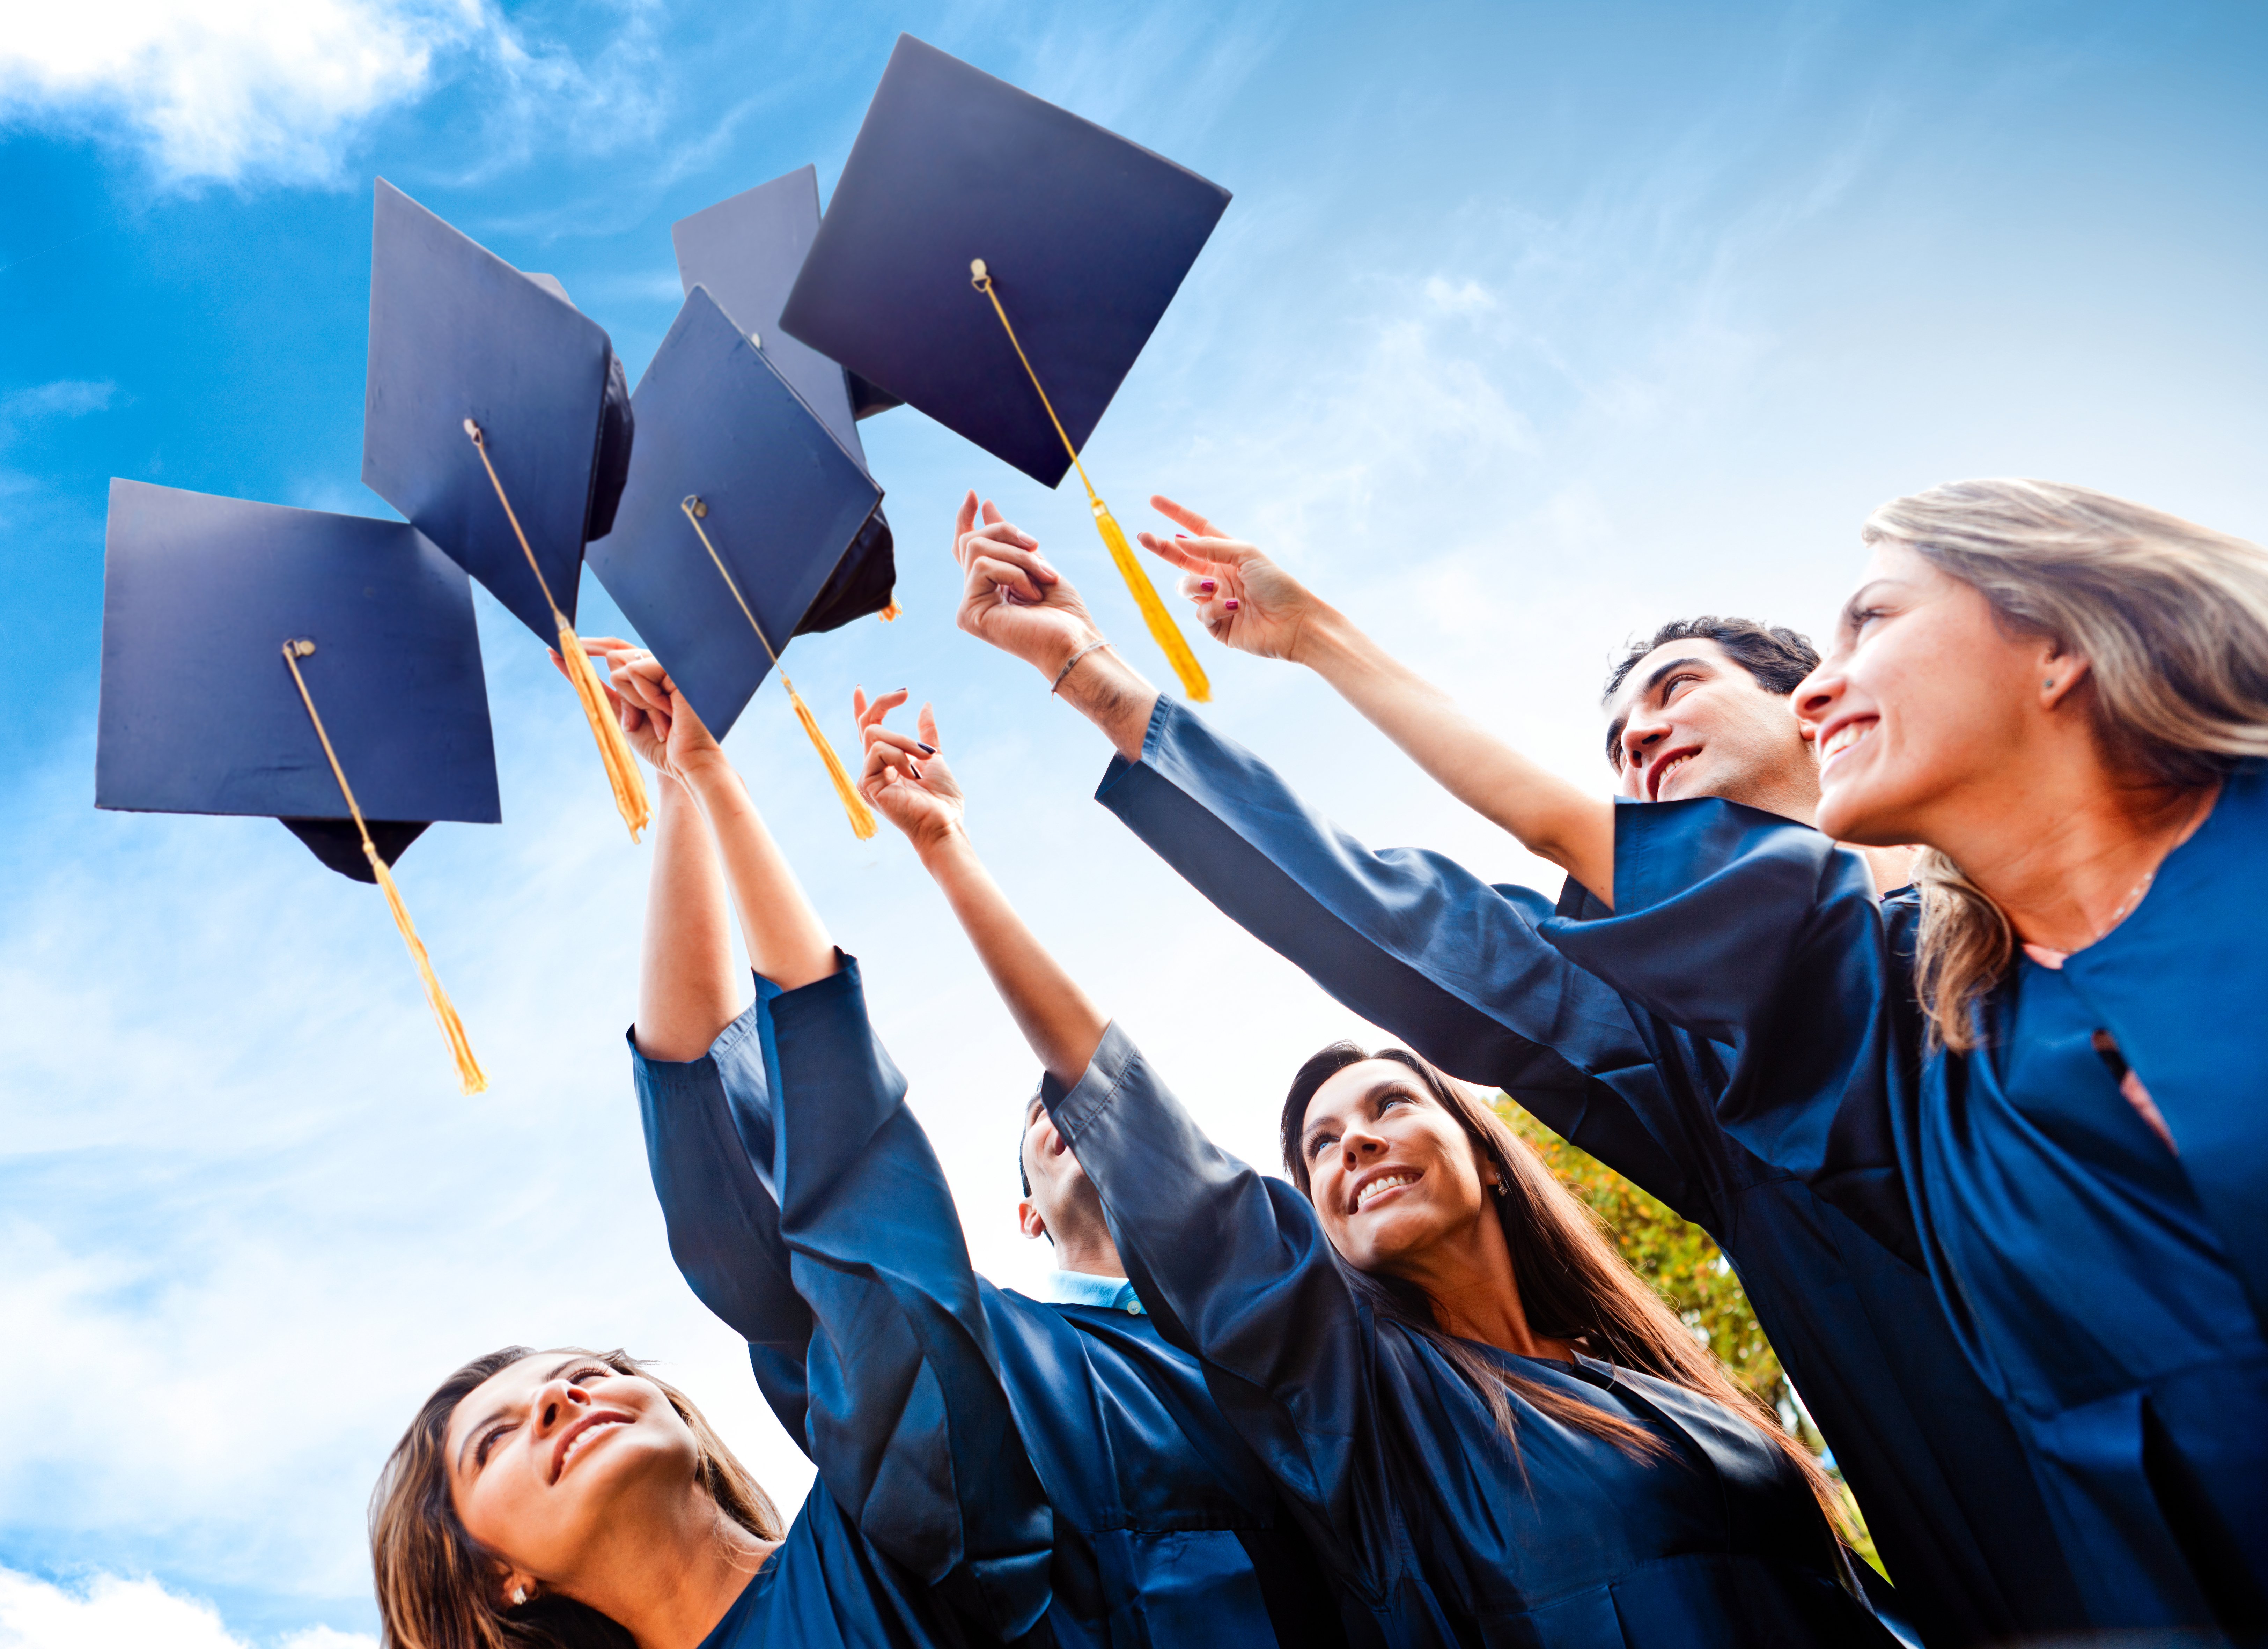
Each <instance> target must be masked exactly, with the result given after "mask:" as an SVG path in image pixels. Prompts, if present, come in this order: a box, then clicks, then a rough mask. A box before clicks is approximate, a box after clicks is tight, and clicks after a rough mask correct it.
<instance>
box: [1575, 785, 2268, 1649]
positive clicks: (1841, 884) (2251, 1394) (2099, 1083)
mask: <svg viewBox="0 0 2268 1649" xmlns="http://www.w3.org/2000/svg"><path fill="white" fill-rule="evenodd" d="M2264 846H2268V763H2263V762H2257V761H2255V762H2246V763H2245V764H2244V765H2243V766H2242V768H2241V769H2239V770H2238V771H2237V772H2236V773H2235V775H2234V776H2232V777H2231V778H2230V779H2229V781H2228V784H2227V785H2226V787H2225V788H2224V790H2223V791H2222V794H2221V796H2220V800H2219V802H2218V804H2217V805H2216V806H2215V807H2214V809H2213V813H2212V815H2211V817H2210V818H2208V819H2207V821H2205V824H2204V825H2203V826H2202V827H2201V828H2199V829H2198V832H2197V833H2196V835H2195V836H2192V837H2191V840H2190V841H2189V842H2188V843H2186V844H2184V845H2183V846H2182V847H2181V848H2179V849H2177V850H2175V852H2174V853H2173V854H2171V855H2170V856H2169V858H2167V860H2166V862H2165V864H2164V865H2163V866H2162V867H2161V869H2160V871H2159V872H2158V874H2157V879H2156V880H2155V882H2154V885H2153V886H2152V887H2151V889H2150V892H2149V894H2148V895H2147V898H2145V899H2144V900H2143V902H2142V903H2141V905H2140V906H2139V908H2138V909H2136V910H2135V911H2134V912H2133V914H2132V916H2130V917H2128V918H2127V919H2126V921H2125V922H2124V923H2123V924H2121V925H2120V926H2119V927H2117V929H2115V930H2114V931H2112V932H2111V933H2110V934H2109V935H2108V936H2107V937H2105V938H2104V939H2102V940H2101V941H2099V942H2098V943H2096V944H2095V945H2093V946H2088V948H2087V949H2086V950H2084V951H2081V952H2080V953H2077V954H2075V955H2073V957H2072V958H2071V959H2070V961H2069V963H2068V964H2067V965H2066V967H2065V968H2061V969H2060V970H2058V969H2051V968H2043V967H2041V966H2039V965H2038V964H2036V963H2035V962H2033V961H2029V959H2026V960H2024V961H2021V962H2020V963H2019V965H2018V966H2017V967H2016V968H2015V969H2014V973H2013V975H2011V977H2010V978H2009V979H2008V980H2007V981H2006V982H2005V983H2003V984H2002V986H2001V987H2000V988H1999V990H1996V991H1995V992H1994V993H1993V994H1992V997H1991V998H1990V999H1989V1000H1988V1002H1987V1003H1986V1004H1985V1021H1984V1024H1985V1045H1984V1046H1983V1048H1982V1049H1979V1050H1978V1051H1977V1052H1974V1053H1970V1054H1966V1055H1960V1054H1953V1053H1949V1052H1948V1051H1947V1050H1945V1049H1942V1048H1937V1049H1932V1048H1930V1047H1929V1046H1928V1044H1927V1042H1926V1039H1925V1037H1924V1036H1923V1034H1922V1027H1921V1023H1920V1015H1919V1011H1918V1006H1917V1005H1916V1003H1915V1000H1914V986H1913V981H1912V976H1911V956H1912V949H1913V945H1912V939H1913V928H1914V923H1915V918H1916V910H1915V907H1914V904H1913V902H1912V901H1911V898H1907V899H1902V900H1893V901H1890V902H1888V903H1887V904H1881V905H1878V903H1877V902H1876V901H1875V900H1874V899H1873V898H1872V897H1871V896H1870V894H1869V891H1868V889H1867V884H1866V880H1865V871H1864V869H1863V867H1862V865H1860V863H1859V859H1858V858H1857V856H1856V855H1854V854H1852V853H1849V852H1847V851H1845V850H1841V849H1838V848H1837V847H1835V846H1834V845H1833V844H1832V843H1829V842H1827V841H1826V840H1825V839H1824V838H1823V837H1822V836H1819V835H1818V834H1817V833H1816V832H1815V831H1812V830H1809V829H1807V828H1804V827H1802V826H1800V825H1792V824H1790V823H1788V822H1787V821H1785V820H1781V819H1776V818H1774V817H1772V816H1771V815H1770V814H1764V813H1755V812H1752V811H1751V810H1749V809H1747V808H1742V807H1737V806H1733V805H1732V804H1729V803H1725V802H1680V803H1675V804H1669V805H1665V806H1661V807H1649V808H1631V807H1624V808H1622V809H1620V810H1619V811H1618V812H1617V813H1616V840H1615V888H1616V903H1617V911H1616V914H1615V915H1614V916H1612V917H1604V918H1602V919H1598V920H1594V921H1590V922H1583V923H1574V922H1554V923H1552V924H1549V937H1550V938H1551V939H1552V940H1553V941H1554V942H1555V943H1556V944H1557V945H1558V946H1560V948H1561V949H1562V950H1563V951H1564V952H1565V953H1566V954H1568V955H1569V956H1570V957H1572V958H1573V959H1574V960H1576V961H1580V963H1581V964H1582V965H1583V966H1585V967H1586V968H1590V969H1592V970H1593V971H1594V972H1596V973H1598V974H1600V975H1602V976H1604V977H1607V978H1609V979H1612V980H1614V981H1615V982H1616V983H1617V984H1618V985H1619V986H1620V987H1621V988H1623V989H1624V990H1627V991H1629V992H1631V994H1632V995H1634V996H1638V997H1644V998H1646V999H1647V1000H1649V1001H1652V1002H1653V1003H1654V1004H1655V1005H1657V1006H1658V1007H1659V1008H1660V1009H1661V1012H1664V1013H1666V1014H1668V1016H1670V1017H1671V1018H1673V1019H1675V1020H1679V1021H1680V1022H1681V1023H1683V1024H1684V1025H1686V1026H1687V1027H1689V1028H1690V1029H1692V1030H1693V1031H1695V1032H1696V1033H1697V1034H1702V1035H1705V1036H1711V1037H1714V1038H1717V1039H1719V1040H1720V1041H1722V1042H1727V1043H1729V1044H1731V1045H1732V1046H1733V1047H1734V1049H1736V1050H1737V1063H1736V1064H1735V1066H1734V1075H1733V1079H1732V1081H1731V1082H1730V1083H1729V1084H1728V1085H1727V1088H1726V1090H1725V1092H1724V1094H1723V1096H1722V1099H1721V1101H1720V1104H1719V1114H1720V1115H1721V1116H1722V1117H1723V1119H1724V1121H1725V1123H1726V1125H1727V1128H1728V1129H1729V1130H1732V1131H1733V1132H1734V1134H1735V1135H1737V1136H1738V1137H1740V1138H1741V1139H1742V1141H1743V1142H1744V1143H1745V1144H1747V1145H1749V1148H1750V1149H1752V1150H1754V1151H1756V1152H1758V1154H1760V1155H1762V1156H1764V1157H1765V1158H1766V1159H1769V1160H1771V1161H1773V1162H1775V1163H1777V1164H1778V1165H1780V1166H1781V1167H1785V1168H1786V1169H1788V1170H1790V1171H1793V1172H1795V1173H1798V1174H1803V1175H1805V1176H1806V1177H1808V1179H1810V1180H1811V1181H1812V1182H1813V1183H1814V1184H1815V1186H1816V1187H1817V1188H1818V1189H1820V1190H1821V1191H1822V1193H1823V1195H1825V1196H1829V1197H1830V1198H1832V1199H1834V1200H1836V1201H1837V1202H1839V1203H1841V1204H1843V1205H1844V1206H1845V1207H1846V1208H1847V1209H1849V1210H1850V1211H1852V1213H1853V1214H1854V1215H1855V1216H1856V1217H1857V1218H1859V1219H1861V1220H1863V1221H1865V1222H1866V1223H1867V1224H1869V1225H1870V1226H1873V1227H1874V1228H1875V1229H1876V1230H1878V1231H1879V1232H1881V1233H1883V1234H1884V1235H1885V1237H1886V1238H1887V1239H1889V1240H1894V1241H1904V1242H1910V1243H1912V1244H1914V1245H1915V1246H1916V1247H1918V1250H1919V1251H1920V1252H1921V1254H1922V1255H1924V1257H1925V1259H1926V1263H1927V1265H1928V1268H1929V1271H1930V1275H1931V1277H1932V1278H1933V1281H1934V1283H1935V1285H1936V1289H1937V1293H1938V1295H1939V1298H1940V1301H1941V1303H1942V1307H1943V1313H1944V1317H1945V1320H1946V1321H1947V1322H1948V1325H1949V1327H1950V1329H1951V1331H1952V1333H1953V1334H1954V1336H1955V1339H1956V1340H1957V1341H1958V1343H1960V1345H1961V1347H1962V1351H1963V1352H1964V1354H1965V1355H1966V1357H1967V1359H1968V1361H1969V1362H1970V1364H1971V1366H1973V1367H1974V1368H1975V1369H1976V1371H1977V1373H1978V1375H1979V1376H1980V1377H1981V1378H1982V1379H1983V1380H1984V1381H1985V1383H1986V1384H1987V1385H1988V1386H1989V1387H1990V1388H1992V1390H1994V1391H1995V1392H1996V1393H1998V1394H1999V1395H2001V1397H2002V1398H2003V1399H2004V1401H2005V1402H2006V1404H2007V1411H2008V1413H2009V1415H2010V1417H2011V1418H2012V1420H2013V1421H2014V1424H2015V1427H2016V1430H2017V1432H2018V1433H2019V1435H2020V1436H2021V1438H2022V1439H2023V1441H2024V1443H2025V1446H2026V1447H2027V1450H2028V1452H2029V1454H2030V1457H2031V1459H2032V1462H2033V1465H2034V1469H2035V1471H2036V1475H2037V1476H2038V1479H2039V1481H2040V1483H2041V1485H2042V1488H2043V1491H2044V1493H2045V1498H2046V1499H2047V1502H2048V1506H2049V1511H2050V1514H2051V1518H2050V1525H2049V1528H2050V1530H2051V1532H2052V1534H2053V1535H2054V1537H2055V1538H2056V1540H2057V1541H2058V1543H2059V1544H2060V1545H2061V1546H2062V1548H2063V1550H2064V1552H2065V1554H2066V1557H2067V1559H2068V1560H2069V1562H2070V1564H2071V1566H2072V1568H2073V1572H2075V1574H2076V1575H2077V1576H2078V1578H2079V1580H2080V1585H2081V1586H2082V1587H2083V1588H2084V1591H2085V1594H2086V1597H2087V1601H2088V1607H2089V1612H2090V1615H2091V1616H2092V1619H2093V1621H2094V1623H2095V1624H2097V1625H2100V1626H2104V1627H2140V1628H2149V1627H2161V1626H2169V1625H2192V1626H2198V1625H2210V1624H2215V1623H2218V1624H2219V1625H2220V1626H2221V1627H2222V1628H2224V1629H2226V1630H2228V1631H2230V1632H2231V1633H2232V1634H2233V1635H2235V1636H2237V1637H2240V1638H2253V1637H2256V1636H2268V1344H2264V1340H2263V1334H2262V1324H2263V1321H2264V1314H2263V1310H2262V1307H2263V1303H2264V1301H2268V1071H2264V1064H2263V1060H2262V1057H2261V1054H2262V1052H2263V1047H2262V1041H2263V1039H2262V1036H2261V1026H2262V1023H2263V1020H2262V1017H2261V1016H2262V1008H2263V1005H2264V1003H2268V958H2264V956H2263V954H2262V953H2261V950H2260V946H2259V941H2258V931H2257V930H2258V917H2259V913H2260V912H2261V911H2262V910H2264V909H2268V855H2264V853H2263V851H2262V850H2263V848H2264ZM2098 1031H2100V1032H2106V1033H2108V1034H2109V1036H2110V1039H2111V1041H2112V1042H2114V1043H2115V1046H2116V1049H2117V1056H2120V1057H2123V1059H2124V1061H2125V1062H2127V1063H2129V1064H2131V1065H2132V1069H2133V1071H2134V1072H2135V1073H2136V1074H2137V1075H2138V1076H2139V1078H2140V1079H2141V1081H2142V1083H2143V1085H2144V1086H2145V1087H2147V1090H2148V1092H2149V1093H2150V1095H2151V1097H2152V1098H2153V1099H2154V1101H2155V1102H2156V1105H2157V1107H2158V1109H2159V1110H2160V1112H2161V1114H2162V1115H2163V1116H2164V1119H2165V1122H2166V1124H2167V1126H2168V1128H2169V1130H2170V1131H2171V1133H2172V1136H2173V1138H2174V1141H2175V1145H2176V1147H2177V1149H2178V1152H2179V1154H2178V1156H2176V1154H2175V1153H2174V1152H2169V1151H2168V1150H2167V1149H2166V1147H2165V1145H2164V1144H2163V1143H2162V1142H2161V1140H2160V1139H2159V1138H2158V1137H2156V1136H2155V1134H2154V1133H2153V1131H2152V1130H2150V1128H2149V1127H2148V1125H2147V1123H2145V1122H2144V1121H2143V1119H2142V1118H2141V1116H2140V1115H2138V1114H2137V1112H2136V1110H2135V1108H2133V1107H2132V1105H2131V1104H2130V1103H2129V1102H2128V1101H2127V1100H2126V1099H2125V1098H2124V1096H2123V1095H2122V1093H2120V1091H2119V1086H2118V1080H2117V1073H2116V1072H2114V1070H2113V1068H2112V1065H2111V1064H2110V1061H2109V1060H2108V1059H2107V1058H2106V1057H2105V1056H2104V1055H2103V1054H2101V1053H2098V1052H2097V1051H2096V1046H2095V1034H2096V1033H2097V1032H2098Z"/></svg>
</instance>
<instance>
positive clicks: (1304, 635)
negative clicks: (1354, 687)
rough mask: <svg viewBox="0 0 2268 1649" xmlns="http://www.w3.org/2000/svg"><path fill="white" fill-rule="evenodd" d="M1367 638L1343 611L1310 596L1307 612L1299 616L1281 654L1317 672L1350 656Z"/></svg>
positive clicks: (1294, 662)
mask: <svg viewBox="0 0 2268 1649" xmlns="http://www.w3.org/2000/svg"><path fill="white" fill-rule="evenodd" d="M1365 640H1366V637H1364V635H1363V633H1362V631H1361V630H1360V629H1358V628H1356V626H1355V625H1354V624H1353V622H1351V621H1350V620H1349V619H1348V617H1347V615H1345V614H1344V613H1342V612H1340V611H1339V610H1338V608H1337V607H1333V606H1332V605H1331V604H1330V603H1329V602H1328V601H1325V600H1319V599H1317V598H1314V597H1310V598H1309V606H1308V608H1307V612H1305V613H1303V614H1302V615H1300V622H1299V626H1298V628H1297V629H1294V630H1293V631H1292V644H1291V645H1290V646H1289V647H1288V648H1286V649H1285V654H1284V656H1285V659H1288V660H1290V661H1291V662H1292V663H1293V664H1298V665H1305V666H1307V668H1308V669H1310V670H1314V671H1319V672H1320V671H1322V670H1324V669H1326V668H1327V667H1329V666H1331V665H1334V664H1338V663H1343V662H1344V661H1345V660H1346V659H1351V658H1352V657H1353V656H1354V655H1355V653H1356V652H1358V651H1359V649H1360V647H1361V645H1362V644H1363V643H1364V641H1365Z"/></svg>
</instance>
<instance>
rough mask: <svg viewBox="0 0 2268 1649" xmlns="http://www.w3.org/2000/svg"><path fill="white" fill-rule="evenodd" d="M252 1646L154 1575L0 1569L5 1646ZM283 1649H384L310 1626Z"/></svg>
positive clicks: (203, 1605) (1, 1648)
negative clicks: (80, 1577)
mask: <svg viewBox="0 0 2268 1649" xmlns="http://www.w3.org/2000/svg"><path fill="white" fill-rule="evenodd" d="M159 1644H162V1645H165V1649H250V1645H249V1644H248V1643H247V1640H245V1639H244V1638H239V1637H237V1636H235V1635H234V1634H233V1633H232V1632H231V1631H229V1630H228V1629H227V1627H225V1625H223V1624H222V1623H221V1617H220V1611H219V1610H218V1609H215V1608H214V1607H213V1606H212V1605H211V1604H210V1603H209V1602H207V1601H205V1600H204V1599H203V1598H195V1597H184V1596H182V1595H181V1594H180V1593H177V1592H168V1591H167V1590H166V1588H165V1587H164V1586H160V1585H159V1584H158V1582H157V1581H155V1580H150V1579H129V1578H128V1577H126V1576H123V1575H114V1574H98V1575H95V1576H93V1577H92V1578H91V1579H85V1580H84V1581H81V1582H80V1583H79V1584H77V1585H76V1586H57V1585H55V1583H53V1582H52V1581H48V1580H42V1579H39V1578H38V1577H36V1576H34V1575H28V1574H19V1573H18V1572H16V1571H14V1570H12V1569H0V1649H150V1646H151V1645H159ZM276 1649H377V1644H376V1640H375V1639H372V1638H365V1637H363V1636H361V1635H359V1634H357V1633H353V1632H342V1631H333V1630H332V1629H331V1628H329V1627H328V1626H315V1627H310V1628H308V1629H307V1630H306V1631H298V1632H294V1633H293V1634H292V1635H291V1636H290V1637H288V1638H284V1640H283V1641H282V1642H281V1643H280V1644H279V1645H277V1646H276Z"/></svg>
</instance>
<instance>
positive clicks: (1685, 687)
mask: <svg viewBox="0 0 2268 1649" xmlns="http://www.w3.org/2000/svg"><path fill="white" fill-rule="evenodd" d="M1607 713H1608V716H1609V723H1608V728H1607V760H1608V761H1609V762H1611V763H1613V765H1614V767H1615V769H1616V773H1617V775H1618V776H1619V777H1620V778H1621V781H1622V783H1621V786H1620V788H1621V791H1622V793H1623V794H1624V795H1625V796H1628V797H1631V798H1632V799H1636V800H1638V801H1675V800H1676V799H1679V798H1680V797H1686V796H1721V797H1723V798H1725V799H1727V800H1728V801H1736V802H1744V803H1746V804H1747V805H1748V806H1751V807H1761V808H1764V810H1765V811H1767V812H1769V813H1780V814H1782V815H1784V816H1786V817H1787V818H1791V819H1800V820H1803V821H1807V822H1808V821H1809V820H1810V818H1811V815H1812V813H1813V810H1814V809H1815V808H1816V807H1817V806H1818V805H1819V770H1818V765H1817V763H1816V762H1815V761H1814V760H1813V759H1812V752H1811V747H1810V746H1809V745H1808V743H1806V742H1805V741H1804V738H1803V733H1802V730H1801V728H1800V726H1799V725H1797V722H1796V719H1795V711H1794V710H1793V707H1792V706H1791V705H1790V703H1789V702H1788V700H1787V699H1786V697H1784V696H1781V695H1780V694H1778V693H1774V692H1772V691H1771V689H1770V688H1766V687H1765V686H1764V683H1762V682H1761V681H1757V680H1756V677H1755V676H1753V675H1751V674H1749V670H1748V668H1747V666H1744V665H1742V663H1741V662H1740V661H1739V660H1738V659H1734V658H1733V657H1732V656H1730V655H1729V654H1727V652H1725V650H1724V649H1723V648H1722V647H1720V646H1719V645H1718V644H1716V643H1715V642H1713V641H1706V640H1701V641H1673V642H1669V643H1668V644H1664V645H1662V646H1660V647H1657V648H1655V649H1654V650H1653V652H1650V653H1648V654H1646V657H1645V658H1643V659H1639V660H1638V664H1637V665H1636V666H1634V667H1633V668H1632V669H1631V672H1630V674H1628V675H1627V676H1625V677H1624V678H1623V684H1622V686H1621V687H1620V688H1617V689H1616V692H1615V696H1614V697H1613V698H1611V699H1610V700H1609V701H1608V703H1607Z"/></svg>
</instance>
